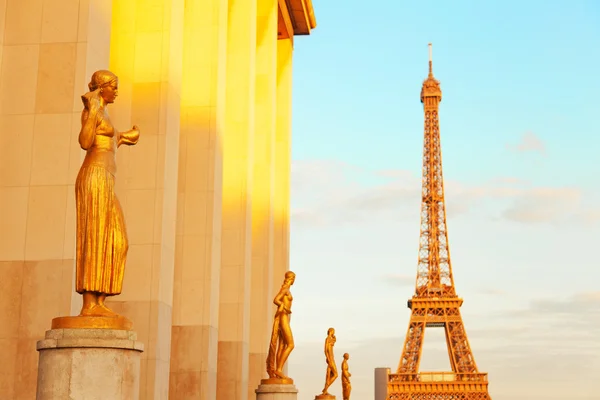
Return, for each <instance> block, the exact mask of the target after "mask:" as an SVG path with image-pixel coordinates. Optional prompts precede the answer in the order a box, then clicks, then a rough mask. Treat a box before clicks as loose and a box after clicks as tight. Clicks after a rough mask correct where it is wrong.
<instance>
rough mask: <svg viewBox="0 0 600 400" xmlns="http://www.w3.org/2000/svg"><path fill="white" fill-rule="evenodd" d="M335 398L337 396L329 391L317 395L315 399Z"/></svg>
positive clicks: (326, 399) (328, 399)
mask: <svg viewBox="0 0 600 400" xmlns="http://www.w3.org/2000/svg"><path fill="white" fill-rule="evenodd" d="M330 399H335V396H334V395H332V394H329V393H326V394H318V395H316V396H315V400H330Z"/></svg>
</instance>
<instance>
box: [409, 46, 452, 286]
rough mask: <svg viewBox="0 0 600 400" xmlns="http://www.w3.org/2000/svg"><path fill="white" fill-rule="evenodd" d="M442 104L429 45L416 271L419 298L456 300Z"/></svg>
mask: <svg viewBox="0 0 600 400" xmlns="http://www.w3.org/2000/svg"><path fill="white" fill-rule="evenodd" d="M441 101H442V89H441V87H440V82H439V81H438V80H437V79H435V77H434V76H433V61H432V57H431V43H430V44H429V76H428V77H427V79H426V80H425V81H424V82H423V87H422V88H421V103H423V110H424V113H425V127H424V140H423V177H422V178H423V180H422V182H423V187H422V200H421V235H420V240H419V262H418V267H417V285H416V293H415V295H416V296H419V297H423V296H425V297H453V296H456V293H455V291H454V281H453V278H452V267H451V265H450V250H449V248H448V234H447V233H448V232H447V225H446V205H445V202H444V178H443V175H442V147H441V142H440V124H439V118H438V115H439V114H438V109H439V104H440V102H441Z"/></svg>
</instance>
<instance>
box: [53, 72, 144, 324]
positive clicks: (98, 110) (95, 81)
mask: <svg viewBox="0 0 600 400" xmlns="http://www.w3.org/2000/svg"><path fill="white" fill-rule="evenodd" d="M118 84H119V81H118V78H117V76H116V75H115V74H113V73H112V72H110V71H106V70H100V71H96V72H94V74H93V75H92V79H91V81H90V83H89V84H88V87H89V90H90V91H89V92H88V93H86V94H85V95H83V96H81V100H82V102H83V106H84V108H83V111H82V112H81V131H80V132H79V145H80V146H81V148H82V149H83V150H85V151H86V152H87V154H86V156H85V159H84V161H83V164H82V165H81V169H80V170H79V174H78V175H77V180H76V182H75V202H76V208H77V254H76V277H75V290H76V291H77V293H80V294H81V295H83V307H82V308H81V312H80V314H79V317H119V318H120V319H123V320H124V318H123V317H120V316H118V315H117V314H116V313H114V312H113V311H112V310H110V309H109V308H108V307H107V306H106V305H105V304H104V301H105V299H106V297H108V296H115V295H118V294H120V293H121V289H122V287H123V275H124V271H125V260H126V257H127V250H128V246H129V244H128V242H127V231H126V229H125V219H124V218H123V211H122V210H121V205H120V204H119V200H118V199H117V196H116V195H115V173H116V171H117V166H116V160H115V156H116V151H117V148H118V147H119V146H121V145H123V144H125V145H135V144H136V143H137V142H138V139H139V136H140V131H139V128H138V127H137V126H135V125H134V126H133V129H131V130H129V131H127V132H117V131H116V129H115V127H114V126H113V124H112V122H111V121H110V118H109V115H108V110H107V106H108V105H109V104H111V103H113V102H114V101H115V98H116V97H117V94H118ZM75 318H77V317H75ZM67 319H69V317H63V318H56V319H55V321H53V329H56V328H58V327H81V326H80V325H84V326H86V327H89V324H90V322H89V320H88V321H87V322H84V321H83V320H82V319H78V320H77V319H73V318H70V319H69V321H67ZM59 320H62V321H59ZM125 321H126V320H125ZM98 323H99V322H96V324H98ZM114 323H116V322H114ZM114 323H113V324H114ZM93 324H94V322H92V325H93ZM100 324H102V323H100ZM104 324H107V323H106V322H104ZM108 324H110V323H108ZM121 324H122V322H121ZM65 325H68V326H65ZM75 325H77V326H75ZM129 325H130V323H129ZM94 327H113V326H94Z"/></svg>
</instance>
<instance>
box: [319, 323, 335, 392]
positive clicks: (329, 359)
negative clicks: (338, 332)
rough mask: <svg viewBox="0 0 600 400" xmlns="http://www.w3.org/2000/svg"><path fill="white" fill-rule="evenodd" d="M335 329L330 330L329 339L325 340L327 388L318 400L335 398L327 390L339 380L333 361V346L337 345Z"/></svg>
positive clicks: (328, 332)
mask: <svg viewBox="0 0 600 400" xmlns="http://www.w3.org/2000/svg"><path fill="white" fill-rule="evenodd" d="M335 341H336V338H335V329H333V328H329V329H328V330H327V338H325V362H326V363H327V372H326V373H325V387H324V388H323V393H322V394H321V395H319V396H317V397H316V398H317V399H327V398H335V396H332V395H331V394H329V393H328V392H327V389H329V387H330V386H331V384H332V383H333V382H334V381H335V380H336V379H337V377H338V372H337V367H336V365H335V360H334V359H333V346H334V345H335Z"/></svg>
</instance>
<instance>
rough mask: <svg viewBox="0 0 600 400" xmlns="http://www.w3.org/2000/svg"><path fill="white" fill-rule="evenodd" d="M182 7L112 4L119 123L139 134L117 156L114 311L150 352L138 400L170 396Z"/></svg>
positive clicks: (159, 2)
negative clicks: (118, 273)
mask: <svg viewBox="0 0 600 400" xmlns="http://www.w3.org/2000/svg"><path fill="white" fill-rule="evenodd" d="M183 16H184V1H183V0H139V1H135V2H132V1H128V0H114V9H113V24H112V31H111V47H110V51H111V53H110V69H111V70H113V71H115V73H116V74H117V75H118V76H119V98H118V99H117V102H118V107H117V106H116V104H115V107H114V112H113V114H112V115H113V122H114V123H115V126H118V127H120V129H123V130H124V129H130V128H131V126H132V125H133V124H136V125H138V126H139V127H140V132H141V133H140V140H139V142H138V144H137V145H136V146H135V147H132V148H124V149H123V148H122V149H119V152H118V155H117V166H118V168H119V170H118V173H117V179H116V181H117V185H116V186H117V194H118V196H119V197H120V200H121V204H122V206H123V211H124V213H125V219H126V221H127V228H128V236H129V257H128V260H127V266H126V268H125V278H124V282H123V293H122V294H121V295H120V296H118V297H116V298H114V299H111V300H112V301H110V303H109V307H112V309H113V310H114V311H116V312H118V313H119V314H122V315H124V316H126V317H127V318H129V319H130V320H132V321H133V323H134V329H135V330H136V331H137V332H138V338H139V340H140V341H141V342H142V343H144V345H145V347H146V351H145V352H144V353H143V355H142V360H141V376H140V398H142V399H166V398H168V393H169V365H170V353H171V322H172V302H173V277H174V264H175V220H176V211H177V166H178V160H179V124H180V121H179V117H180V109H181V59H182V55H183V47H182V46H183V20H184V18H183Z"/></svg>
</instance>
